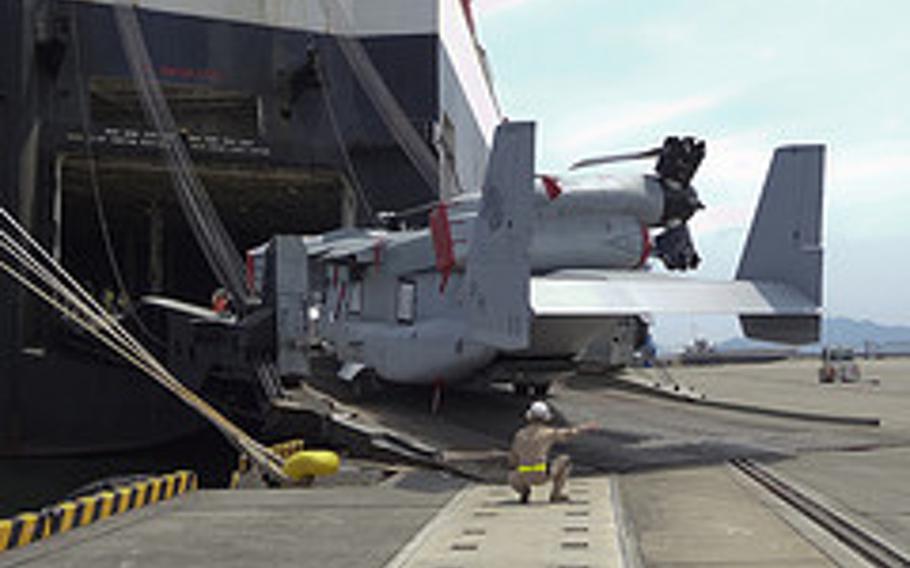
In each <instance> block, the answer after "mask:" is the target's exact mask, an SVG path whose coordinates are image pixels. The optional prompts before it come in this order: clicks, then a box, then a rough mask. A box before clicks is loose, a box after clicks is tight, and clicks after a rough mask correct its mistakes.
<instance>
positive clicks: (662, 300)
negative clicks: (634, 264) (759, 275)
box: [531, 271, 818, 317]
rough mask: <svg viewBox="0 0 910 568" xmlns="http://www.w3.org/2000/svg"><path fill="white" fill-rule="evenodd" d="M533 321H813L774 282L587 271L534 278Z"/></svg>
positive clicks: (811, 311)
mask: <svg viewBox="0 0 910 568" xmlns="http://www.w3.org/2000/svg"><path fill="white" fill-rule="evenodd" d="M531 308H532V309H533V311H534V314H535V315H536V316H538V317H556V316H560V317H573V316H575V317H601V316H613V315H616V316H619V315H635V314H641V313H653V314H673V313H677V314H682V313H686V314H724V313H729V314H741V315H749V316H800V317H814V316H815V315H816V314H817V312H818V308H817V306H816V305H815V303H814V302H813V301H812V300H810V299H809V298H807V297H806V296H805V295H804V294H802V293H801V292H799V291H798V290H795V289H794V288H792V287H790V286H787V285H785V284H780V283H776V282H713V281H703V280H692V279H689V278H679V277H672V276H666V275H662V274H649V273H641V272H620V271H616V272H613V271H604V272H601V271H590V272H572V273H563V274H556V275H552V276H545V277H535V278H533V279H532V280H531Z"/></svg>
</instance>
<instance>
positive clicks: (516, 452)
mask: <svg viewBox="0 0 910 568" xmlns="http://www.w3.org/2000/svg"><path fill="white" fill-rule="evenodd" d="M578 433H579V432H578V430H577V429H576V428H553V427H551V426H547V425H546V424H544V423H542V422H532V423H531V424H528V425H527V426H525V427H524V428H522V429H521V430H519V431H518V432H516V433H515V437H514V438H513V439H512V450H511V452H510V454H509V465H510V466H512V468H513V469H512V471H511V472H509V485H511V486H512V489H514V490H515V491H517V492H518V494H519V495H520V496H521V500H522V502H527V500H528V497H529V496H530V493H531V486H532V485H543V484H544V483H546V482H547V481H550V480H551V479H552V481H553V489H552V491H551V492H550V500H551V501H557V500H561V499H565V497H564V496H563V493H562V488H563V486H565V484H566V479H567V478H568V477H569V470H570V469H571V464H570V462H569V456H567V455H561V456H559V457H557V458H556V459H555V460H553V462H552V463H549V462H548V461H547V460H548V457H547V456H548V455H549V453H550V448H551V447H553V444H555V443H557V442H565V441H567V440H569V439H570V438H572V437H573V436H575V435H576V434H578Z"/></svg>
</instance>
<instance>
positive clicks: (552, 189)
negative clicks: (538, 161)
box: [540, 176, 562, 201]
mask: <svg viewBox="0 0 910 568" xmlns="http://www.w3.org/2000/svg"><path fill="white" fill-rule="evenodd" d="M540 179H542V180H543V186H544V188H545V189H546V190H547V197H549V198H550V201H553V200H554V199H556V198H557V197H559V196H560V195H562V188H561V187H560V186H559V182H558V181H556V178H554V177H552V176H540Z"/></svg>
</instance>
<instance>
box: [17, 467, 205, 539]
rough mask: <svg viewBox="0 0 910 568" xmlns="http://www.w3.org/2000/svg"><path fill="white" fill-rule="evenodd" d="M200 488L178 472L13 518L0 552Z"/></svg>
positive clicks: (192, 475) (192, 477)
mask: <svg viewBox="0 0 910 568" xmlns="http://www.w3.org/2000/svg"><path fill="white" fill-rule="evenodd" d="M198 487H199V480H198V478H197V477H196V474H195V473H193V472H192V471H177V472H174V473H170V474H167V475H161V476H156V477H149V478H146V479H143V480H140V481H135V482H133V483H131V484H130V485H125V486H123V487H119V488H117V489H116V490H114V491H101V492H99V493H96V494H94V495H90V496H87V497H80V498H78V499H75V500H73V501H64V502H62V503H58V504H56V505H54V506H53V507H47V508H45V509H43V510H41V511H40V512H38V513H22V514H19V515H17V516H15V517H13V518H12V519H5V520H0V552H2V551H4V550H8V549H12V548H19V547H22V546H26V545H28V544H31V543H33V542H35V541H38V540H41V539H45V538H48V537H50V536H53V535H55V534H62V533H65V532H68V531H70V530H72V529H74V528H76V527H82V526H86V525H90V524H92V523H94V522H97V521H100V520H102V519H106V518H108V517H111V516H113V515H117V514H120V513H125V512H127V511H130V510H132V509H139V508H141V507H144V506H146V505H151V504H153V503H157V502H159V501H166V500H168V499H171V498H173V497H176V496H177V495H182V494H184V493H186V492H188V491H193V490H195V489H197V488H198Z"/></svg>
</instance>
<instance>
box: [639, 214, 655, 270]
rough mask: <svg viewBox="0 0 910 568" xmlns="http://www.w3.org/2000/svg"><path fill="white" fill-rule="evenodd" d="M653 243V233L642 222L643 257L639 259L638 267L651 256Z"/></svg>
mask: <svg viewBox="0 0 910 568" xmlns="http://www.w3.org/2000/svg"><path fill="white" fill-rule="evenodd" d="M653 248H654V247H653V245H652V244H651V233H650V232H649V231H648V227H647V225H645V224H644V223H642V224H641V258H640V259H639V261H638V267H637V268H641V267H642V266H644V265H645V263H646V262H647V261H648V257H649V256H651V250H652V249H653Z"/></svg>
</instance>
